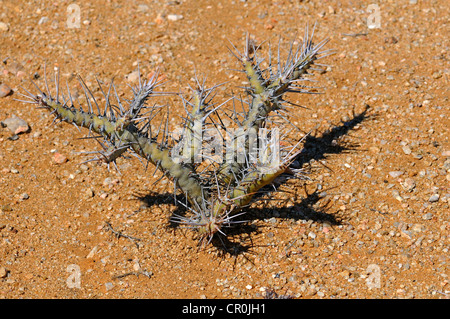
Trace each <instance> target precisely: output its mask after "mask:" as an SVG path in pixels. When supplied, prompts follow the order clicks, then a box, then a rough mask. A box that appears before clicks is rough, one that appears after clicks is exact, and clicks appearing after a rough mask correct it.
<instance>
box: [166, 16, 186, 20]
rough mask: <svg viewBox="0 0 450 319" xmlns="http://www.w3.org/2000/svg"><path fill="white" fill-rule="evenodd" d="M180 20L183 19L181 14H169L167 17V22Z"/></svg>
mask: <svg viewBox="0 0 450 319" xmlns="http://www.w3.org/2000/svg"><path fill="white" fill-rule="evenodd" d="M181 19H183V16H182V15H181V14H169V15H168V16H167V20H170V21H178V20H181Z"/></svg>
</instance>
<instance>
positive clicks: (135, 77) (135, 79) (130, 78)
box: [127, 71, 139, 83]
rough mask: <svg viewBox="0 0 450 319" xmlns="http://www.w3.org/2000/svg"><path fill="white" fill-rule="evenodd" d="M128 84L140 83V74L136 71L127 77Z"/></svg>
mask: <svg viewBox="0 0 450 319" xmlns="http://www.w3.org/2000/svg"><path fill="white" fill-rule="evenodd" d="M127 80H128V82H131V83H137V82H138V81H139V72H138V71H134V72H131V73H130V74H128V75H127Z"/></svg>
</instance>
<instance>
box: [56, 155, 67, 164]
mask: <svg viewBox="0 0 450 319" xmlns="http://www.w3.org/2000/svg"><path fill="white" fill-rule="evenodd" d="M53 162H55V163H56V164H63V163H65V162H67V157H66V156H65V155H64V154H61V153H55V154H54V155H53Z"/></svg>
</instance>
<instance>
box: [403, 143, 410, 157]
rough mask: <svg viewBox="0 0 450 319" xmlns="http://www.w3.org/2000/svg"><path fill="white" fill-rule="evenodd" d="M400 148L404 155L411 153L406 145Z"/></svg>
mask: <svg viewBox="0 0 450 319" xmlns="http://www.w3.org/2000/svg"><path fill="white" fill-rule="evenodd" d="M402 149H403V153H405V154H406V155H409V154H411V149H410V148H409V146H408V145H405V146H403V147H402Z"/></svg>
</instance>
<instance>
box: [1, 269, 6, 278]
mask: <svg viewBox="0 0 450 319" xmlns="http://www.w3.org/2000/svg"><path fill="white" fill-rule="evenodd" d="M7 274H8V271H7V270H6V268H5V267H0V278H5V277H6V275H7Z"/></svg>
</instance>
